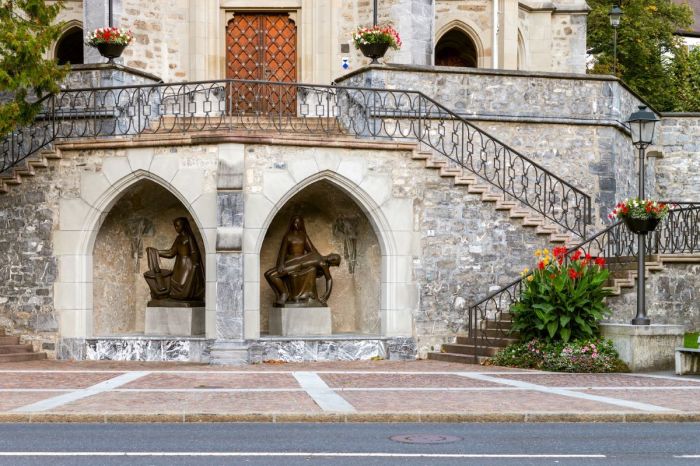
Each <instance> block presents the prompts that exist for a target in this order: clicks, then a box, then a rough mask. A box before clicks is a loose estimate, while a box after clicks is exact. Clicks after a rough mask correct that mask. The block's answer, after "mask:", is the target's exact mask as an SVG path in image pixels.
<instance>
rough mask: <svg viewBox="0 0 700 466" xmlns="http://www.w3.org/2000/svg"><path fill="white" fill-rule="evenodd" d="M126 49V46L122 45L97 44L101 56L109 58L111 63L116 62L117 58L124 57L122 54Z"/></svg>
mask: <svg viewBox="0 0 700 466" xmlns="http://www.w3.org/2000/svg"><path fill="white" fill-rule="evenodd" d="M125 48H126V45H121V44H108V43H106V42H105V43H102V44H97V51H98V52H100V55H102V56H103V57H105V58H108V59H109V60H110V61H112V60H114V59H115V58H119V57H121V55H122V52H123V51H124V49H125Z"/></svg>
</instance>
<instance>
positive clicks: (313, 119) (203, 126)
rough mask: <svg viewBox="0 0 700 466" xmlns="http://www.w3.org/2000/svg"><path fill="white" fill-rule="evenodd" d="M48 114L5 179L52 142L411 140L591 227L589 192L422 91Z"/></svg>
mask: <svg viewBox="0 0 700 466" xmlns="http://www.w3.org/2000/svg"><path fill="white" fill-rule="evenodd" d="M44 115H45V119H44V121H37V123H36V124H35V125H34V126H32V128H31V129H29V130H26V131H25V132H24V133H23V134H25V135H32V134H34V133H36V132H37V131H38V133H39V137H38V138H37V142H36V143H34V137H33V136H31V137H30V141H31V143H30V144H26V143H16V142H15V141H14V140H12V138H6V139H5V140H4V141H3V146H2V150H3V159H2V166H1V168H2V171H5V170H7V169H8V168H10V167H12V166H15V165H17V164H18V163H19V162H21V161H22V160H23V159H25V158H26V157H28V156H29V155H31V154H32V153H34V152H36V150H38V149H40V148H42V147H45V146H46V144H48V143H50V142H51V141H53V140H54V139H70V138H85V137H104V136H124V135H134V136H135V135H143V134H161V133H181V132H192V131H221V132H227V131H233V130H244V131H253V132H256V131H258V132H264V133H267V134H269V133H270V132H277V133H285V132H291V133H303V134H320V135H326V136H331V137H332V136H334V135H340V134H346V135H351V136H357V137H374V138H389V139H398V140H401V139H409V140H417V141H418V142H420V143H421V144H422V145H423V147H427V148H430V149H432V150H433V151H435V152H436V153H438V154H441V155H442V156H443V157H445V160H446V161H447V162H448V165H449V166H452V167H458V168H460V169H463V170H466V171H468V172H471V173H473V174H474V175H476V176H477V177H479V178H480V179H482V180H484V181H486V182H487V183H489V184H491V185H492V186H493V187H495V188H496V189H498V190H499V191H500V192H502V193H503V195H504V197H510V198H512V199H515V200H518V201H520V202H521V203H522V204H524V205H526V206H528V207H530V208H531V209H534V210H535V211H537V212H539V213H540V214H542V215H543V216H545V217H547V218H549V219H550V220H552V221H553V222H555V223H557V224H558V225H560V226H562V227H563V228H565V229H567V230H569V231H571V232H573V233H575V234H577V235H579V236H581V237H585V235H586V225H587V224H588V223H590V221H591V198H590V197H589V196H588V195H587V194H585V193H584V192H583V191H581V190H580V189H578V188H576V187H575V186H573V185H572V184H570V183H568V182H567V181H565V180H564V179H562V178H560V177H558V176H556V175H554V174H553V173H552V172H550V171H548V170H547V169H545V168H544V167H542V166H541V165H539V164H537V163H535V162H533V161H532V160H530V159H529V158H527V157H526V156H524V155H522V154H520V153H518V152H517V151H515V150H514V149H512V148H511V147H509V146H508V145H506V144H504V143H502V142H500V141H499V140H498V139H496V138H494V137H492V136H490V135H489V134H487V133H486V132H484V131H481V130H480V129H479V128H477V127H475V126H473V125H472V124H470V123H469V122H467V121H465V120H464V119H463V118H462V117H460V116H458V115H457V114H455V113H453V112H451V111H450V110H449V109H447V108H445V107H444V106H442V105H440V104H439V103H437V102H435V101H434V100H432V99H431V98H429V97H427V96H425V95H424V94H422V93H420V92H416V91H404V90H389V89H372V88H360V87H338V86H318V85H306V84H298V83H275V82H268V81H238V80H222V81H206V82H193V83H178V84H149V85H139V86H129V87H113V88H99V89H73V90H66V91H63V92H61V93H60V94H58V95H56V96H52V97H51V98H50V99H49V100H47V101H46V102H45V106H44ZM47 125H48V126H47ZM44 133H46V134H47V135H48V137H45V136H43V134H44ZM0 172H1V171H0Z"/></svg>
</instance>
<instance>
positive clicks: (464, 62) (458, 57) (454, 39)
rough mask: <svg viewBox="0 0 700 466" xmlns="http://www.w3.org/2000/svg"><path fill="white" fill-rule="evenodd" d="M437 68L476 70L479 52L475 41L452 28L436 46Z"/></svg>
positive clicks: (457, 29)
mask: <svg viewBox="0 0 700 466" xmlns="http://www.w3.org/2000/svg"><path fill="white" fill-rule="evenodd" d="M435 65H436V66H459V67H466V68H476V67H477V65H478V52H477V48H476V45H475V44H474V41H473V40H472V39H471V37H469V35H467V34H466V33H465V32H463V31H462V30H460V29H459V28H452V29H450V30H449V31H447V32H446V33H445V34H443V36H442V37H441V38H440V40H438V42H437V44H436V45H435Z"/></svg>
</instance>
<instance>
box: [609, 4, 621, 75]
mask: <svg viewBox="0 0 700 466" xmlns="http://www.w3.org/2000/svg"><path fill="white" fill-rule="evenodd" d="M623 14H624V13H622V8H620V5H618V4H617V3H616V4H615V5H613V7H612V8H611V9H610V13H608V17H609V18H610V25H611V26H612V28H613V74H617V28H619V27H620V21H621V20H622V15H623Z"/></svg>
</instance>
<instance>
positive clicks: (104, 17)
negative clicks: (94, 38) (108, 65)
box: [83, 0, 123, 63]
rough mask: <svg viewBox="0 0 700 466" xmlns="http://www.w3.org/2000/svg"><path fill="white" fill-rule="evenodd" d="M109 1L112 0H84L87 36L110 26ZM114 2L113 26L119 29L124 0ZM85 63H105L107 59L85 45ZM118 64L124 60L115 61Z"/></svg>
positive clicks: (84, 19) (113, 0) (84, 20)
mask: <svg viewBox="0 0 700 466" xmlns="http://www.w3.org/2000/svg"><path fill="white" fill-rule="evenodd" d="M109 1H110V0H83V30H84V31H85V33H86V34H87V33H88V32H90V31H94V30H95V29H97V28H101V27H106V26H109ZM111 1H112V17H113V26H116V27H119V25H120V24H121V17H122V14H123V6H122V0H111ZM83 47H84V50H83V52H84V56H85V63H105V62H106V61H107V59H106V58H104V57H102V55H100V53H99V52H98V51H97V49H95V48H93V47H88V46H87V45H84V46H83ZM114 61H115V62H117V63H121V62H122V61H123V59H122V58H117V59H115V60H114Z"/></svg>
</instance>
